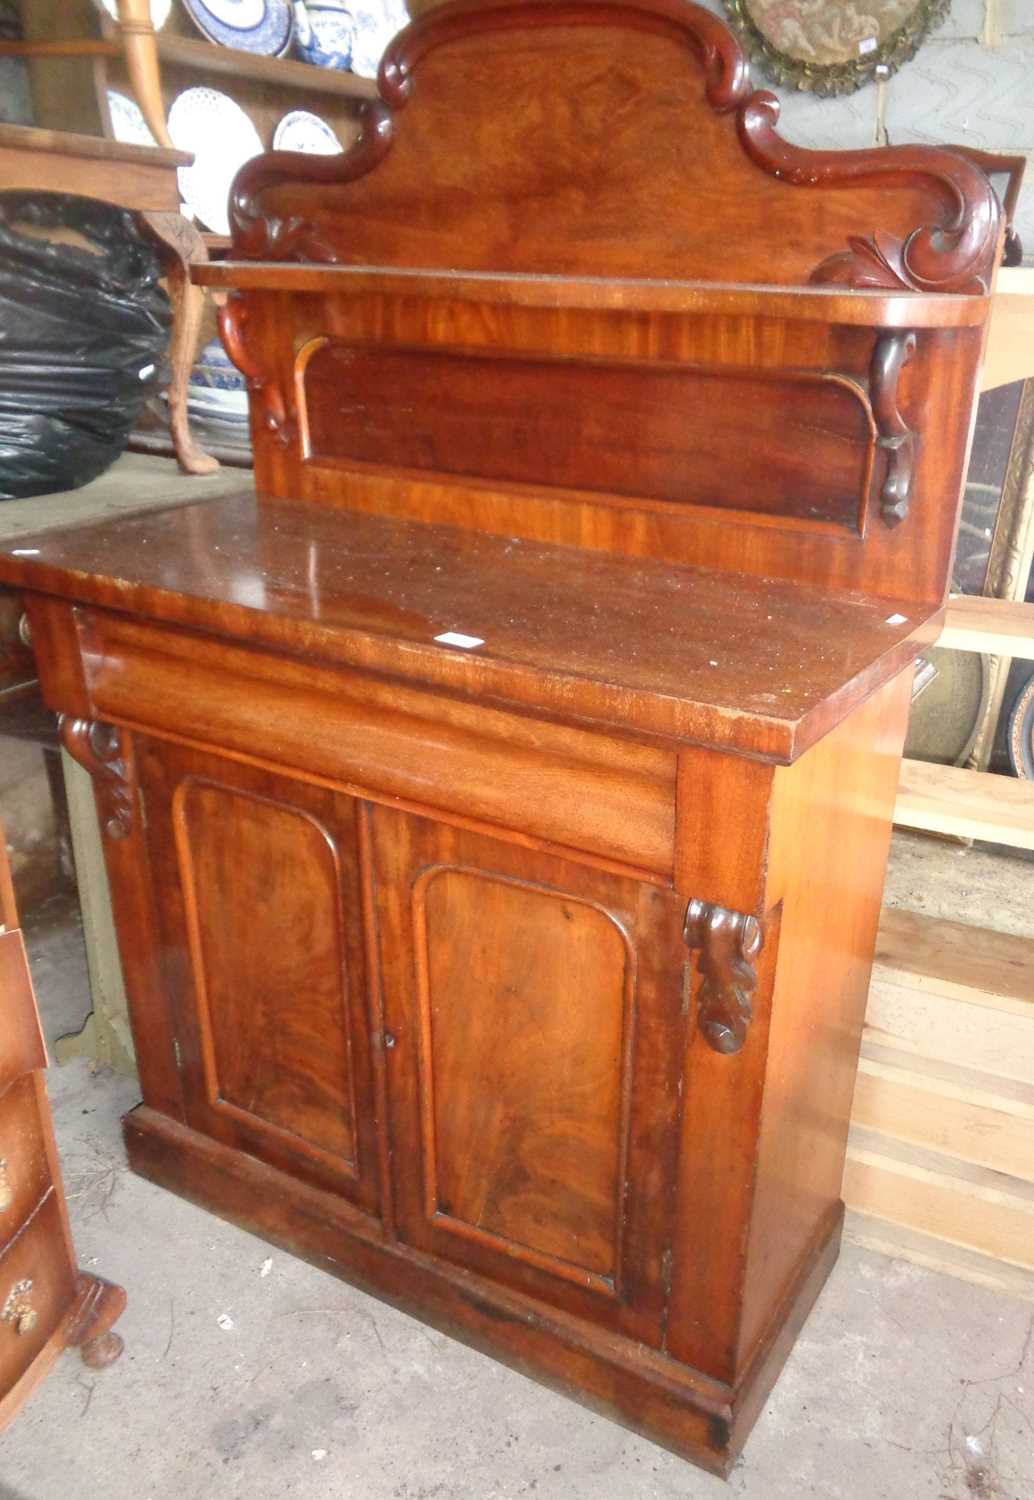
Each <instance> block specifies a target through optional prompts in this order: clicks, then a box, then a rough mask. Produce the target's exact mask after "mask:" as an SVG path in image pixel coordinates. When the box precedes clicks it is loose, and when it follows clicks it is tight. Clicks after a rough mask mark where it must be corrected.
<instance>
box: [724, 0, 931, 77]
mask: <svg viewBox="0 0 1034 1500" xmlns="http://www.w3.org/2000/svg"><path fill="white" fill-rule="evenodd" d="M950 3H951V0H724V5H725V9H726V11H727V12H728V14H729V19H730V20H731V21H732V23H733V26H734V27H735V29H736V30H737V31H738V33H739V35H740V39H741V41H742V42H743V43H744V45H745V47H746V50H747V52H748V54H749V55H750V57H751V58H752V60H754V61H756V62H757V63H758V64H759V65H760V67H761V69H762V70H763V71H764V72H766V73H767V74H768V75H769V77H770V78H773V79H774V80H775V82H776V83H787V84H792V85H793V86H794V87H795V88H799V89H809V90H811V92H813V93H816V94H844V93H848V92H850V90H852V89H857V88H861V86H862V84H864V83H868V82H869V81H870V80H871V79H874V78H877V79H878V78H889V77H890V75H891V73H893V72H894V70H895V68H899V67H900V66H901V64H902V63H906V62H908V60H909V59H910V58H911V57H913V56H914V55H915V53H916V50H917V48H918V47H919V46H920V45H921V43H922V42H923V40H924V38H925V37H926V35H927V33H928V32H929V31H931V30H932V29H933V27H934V26H936V25H938V23H939V22H941V21H943V20H944V18H945V16H946V15H947V14H948V10H949V7H950Z"/></svg>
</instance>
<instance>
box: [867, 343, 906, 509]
mask: <svg viewBox="0 0 1034 1500" xmlns="http://www.w3.org/2000/svg"><path fill="white" fill-rule="evenodd" d="M915 348H916V336H915V334H914V333H913V332H912V331H911V330H908V331H906V332H903V333H885V334H884V335H883V336H882V338H879V339H877V341H876V347H875V349H874V350H873V352H872V364H871V366H870V370H869V393H870V399H871V402H872V412H873V416H874V417H875V418H876V427H877V430H878V433H879V436H878V437H877V439H876V446H877V448H882V449H883V451H884V452H885V453H886V454H887V470H886V473H885V474H884V476H883V487H882V489H881V490H880V515H881V516H882V518H883V522H884V525H886V526H899V525H900V524H901V522H902V521H904V520H905V518H906V517H907V515H908V505H909V501H910V499H911V497H912V470H913V469H914V467H915V451H916V435H915V433H914V432H913V431H912V429H911V427H909V425H908V423H907V422H906V421H905V419H904V417H903V416H902V415H901V409H900V407H899V406H898V384H899V381H900V378H901V371H902V369H903V368H904V367H905V365H907V363H908V361H909V360H910V359H911V358H912V355H913V354H914V353H915Z"/></svg>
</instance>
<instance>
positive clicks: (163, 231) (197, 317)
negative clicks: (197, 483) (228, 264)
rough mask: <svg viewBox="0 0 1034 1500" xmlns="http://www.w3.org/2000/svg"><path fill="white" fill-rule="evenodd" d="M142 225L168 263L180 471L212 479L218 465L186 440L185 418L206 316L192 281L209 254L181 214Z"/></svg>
mask: <svg viewBox="0 0 1034 1500" xmlns="http://www.w3.org/2000/svg"><path fill="white" fill-rule="evenodd" d="M140 217H141V219H142V221H143V223H144V225H145V226H146V227H147V228H148V229H149V230H150V231H151V233H152V234H153V235H154V237H155V239H157V240H158V241H159V242H160V245H161V247H162V252H163V257H164V259H165V262H166V275H167V277H168V282H169V295H170V297H171V299H172V342H171V344H170V346H169V362H170V364H171V366H172V379H171V380H170V381H169V392H168V395H169V426H170V429H171V431H172V444H173V447H174V448H175V450H176V457H177V458H178V459H179V463H180V468H181V469H184V470H185V471H186V473H188V474H213V473H214V472H215V470H216V469H218V467H219V460H218V459H217V458H213V457H212V456H211V454H210V453H205V452H204V451H203V449H201V448H199V447H198V445H197V444H196V443H195V442H194V439H193V438H192V437H191V435H190V424H189V421H188V418H187V382H188V381H189V379H190V371H191V368H192V366H193V363H194V359H195V356H196V353H197V339H198V332H199V330H200V328H201V315H202V312H203V311H204V305H205V292H204V288H203V287H200V286H195V285H194V283H193V282H192V281H191V279H190V267H191V264H192V263H197V262H198V261H206V260H207V259H208V250H207V248H206V246H205V242H204V240H203V239H202V238H201V235H200V233H199V232H198V230H197V229H196V228H195V227H194V225H193V224H192V223H191V222H190V220H189V219H185V218H184V217H183V215H182V214H174V213H150V212H149V213H143V214H141V215H140Z"/></svg>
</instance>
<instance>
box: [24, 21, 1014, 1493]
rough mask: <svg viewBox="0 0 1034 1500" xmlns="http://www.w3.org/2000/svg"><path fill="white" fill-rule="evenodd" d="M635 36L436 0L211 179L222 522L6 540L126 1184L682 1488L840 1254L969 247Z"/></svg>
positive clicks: (732, 1424)
mask: <svg viewBox="0 0 1034 1500" xmlns="http://www.w3.org/2000/svg"><path fill="white" fill-rule="evenodd" d="M777 113H778V109H777V105H776V102H775V100H774V99H773V98H772V96H771V95H768V94H764V93H752V92H751V88H750V84H749V79H748V75H747V70H746V67H745V64H744V61H743V57H742V55H741V53H740V50H739V48H738V46H737V45H736V43H735V42H734V41H733V39H732V37H731V36H730V34H729V32H728V31H727V30H726V29H725V28H724V27H723V26H722V25H721V24H720V23H719V22H718V21H717V20H716V19H715V18H714V16H712V15H710V14H709V13H707V12H705V11H703V10H701V9H699V8H698V7H696V6H695V5H691V4H688V3H684V0H620V3H618V0H522V3H517V4H492V3H488V4H479V5H474V4H471V3H468V0H459V3H453V4H447V5H443V6H442V7H441V8H439V9H436V10H433V11H430V12H428V13H427V14H426V15H425V16H422V17H421V18H420V19H419V20H417V21H416V22H415V23H414V24H412V25H411V26H409V27H408V28H407V29H406V30H405V31H403V32H402V33H400V35H399V36H398V37H397V38H396V39H395V41H394V42H393V44H392V45H391V46H390V47H389V49H388V52H387V54H386V56H385V59H384V62H383V65H382V68H381V73H380V79H379V98H378V99H377V100H375V101H373V102H371V103H369V104H368V105H366V106H365V113H364V120H363V129H362V134H361V137H360V138H359V140H358V141H357V143H356V144H355V145H354V146H353V147H352V148H351V149H350V150H348V151H347V152H346V153H345V154H344V155H342V156H338V157H307V156H298V155H288V154H272V155H268V156H264V157H259V158H257V159H256V160H255V161H253V162H251V163H250V164H249V165H247V166H246V167H245V168H244V169H243V171H242V172H241V174H240V175H239V177H238V179H237V182H236V184H235V187H234V191H233V195H232V201H231V211H232V213H231V216H232V224H233V242H234V249H233V254H232V258H231V259H229V260H228V261H226V262H224V263H221V264H219V265H212V266H208V267H203V268H199V269H198V272H197V275H198V279H201V280H203V281H204V282H205V283H206V284H208V285H210V286H217V287H221V288H224V289H226V290H227V291H228V293H229V295H228V301H227V305H226V307H225V310H224V313H223V320H222V327H223V337H224V339H225V342H226V344H227V347H228V348H229V350H230V352H231V354H232V356H233V358H234V359H235V361H236V363H237V364H238V366H239V367H240V369H241V370H242V371H243V372H244V373H245V374H246V376H247V378H248V383H249V387H250V391H251V413H252V429H253V435H254V442H255V465H256V476H255V477H256V487H257V495H256V493H254V492H252V491H250V490H249V491H242V492H241V493H239V494H236V495H232V496H230V497H227V498H222V499H217V500H213V501H209V502H204V503H199V504H195V505H187V506H184V507H178V508H175V509H170V510H168V511H165V512H160V513H151V514H149V515H147V516H146V517H141V518H140V519H137V520H128V521H127V520H120V521H118V522H117V523H100V524H98V525H93V526H89V527H85V528H82V529H79V530H74V531H67V532H64V533H53V532H51V533H48V534H46V535H43V536H40V537H39V538H36V539H29V541H28V542H26V540H25V539H24V538H21V539H19V549H18V554H17V555H16V554H15V553H13V552H10V551H9V552H8V553H7V555H6V556H4V557H3V559H2V561H0V578H2V579H4V580H6V581H8V582H13V583H15V584H17V585H19V586H21V587H22V588H23V589H24V590H25V592H26V599H27V608H28V613H29V617H30V621H31V626H32V633H33V639H34V642H35V646H36V650H37V653H38V655H39V664H40V671H41V678H42V682H43V685H44V690H45V692H46V695H47V698H48V701H49V703H50V704H51V706H52V707H53V708H54V709H56V710H58V711H59V712H60V713H61V714H62V715H64V719H63V734H64V741H65V744H66V746H67V747H68V749H69V750H70V751H71V753H72V754H73V755H75V756H77V757H78V758H79V759H80V761H82V763H83V764H84V765H86V766H87V767H88V768H89V769H90V770H91V771H92V772H93V774H94V776H95V779H96V789H97V800H98V806H99V809H100V813H101V820H102V826H103V828H104V834H105V843H106V849H107V859H108V864H109V870H110V875H111V884H112V897H113V902H114V906H115V914H116V921H117V924H118V929H119V933H120V940H121V947H122V958H123V963H124V967H125V970H126V979H127V984H128V988H129V991H130V996H131V1007H132V1019H133V1026H134V1034H135V1039H136V1046H137V1051H138V1056H139V1065H140V1078H141V1085H142V1091H143V1103H142V1105H141V1106H140V1107H139V1108H138V1109H136V1110H135V1111H134V1112H133V1113H132V1114H130V1115H129V1116H128V1117H127V1119H126V1139H127V1142H128V1147H129V1153H130V1158H131V1161H132V1163H133V1166H134V1167H135V1168H136V1170H137V1171H139V1172H142V1173H144V1174H145V1175H146V1176H148V1177H151V1178H153V1179H154V1180H155V1181H157V1182H160V1183H164V1184H165V1185H167V1186H168V1187H171V1188H173V1189H174V1190H176V1191H177V1192H181V1193H183V1194H185V1195H187V1196H189V1197H191V1198H193V1199H195V1200H196V1201H198V1202H200V1203H203V1204H205V1205H207V1206H209V1207H210V1208H211V1209H213V1210H214V1211H215V1212H217V1213H220V1214H223V1215H225V1216H227V1217H229V1218H232V1219H234V1220H236V1221H237V1222H238V1223H241V1224H245V1225H247V1226H248V1227H249V1228H252V1229H255V1230H257V1231H258V1232H260V1233H262V1234H265V1235H266V1236H268V1237H269V1238H270V1239H272V1240H275V1241H277V1242H278V1243H281V1244H284V1245H287V1246H289V1247H290V1248H292V1249H293V1250H296V1251H297V1252H298V1253H300V1254H303V1255H306V1256H309V1257H312V1258H314V1259H315V1260H317V1261H318V1262H319V1263H320V1264H322V1265H325V1266H327V1267H329V1268H331V1269H335V1270H338V1271H340V1273H341V1274H342V1275H344V1276H346V1277H348V1278H350V1279H352V1280H354V1281H356V1282H357V1283H359V1284H360V1285H362V1286H364V1287H366V1288H368V1289H370V1290H372V1291H373V1292H375V1293H376V1294H377V1295H378V1296H381V1297H384V1298H386V1299H387V1300H389V1301H392V1302H395V1303H397V1304H399V1305H401V1306H404V1307H406V1308H408V1309H410V1310H412V1311H415V1312H416V1313H418V1314H419V1315H420V1316H421V1317H424V1318H426V1319H427V1320H429V1321H430V1322H432V1323H434V1324H436V1325H438V1326H439V1327H442V1328H444V1329H447V1330H448V1331H450V1332H452V1333H455V1334H456V1335H457V1336H458V1337H460V1338H462V1339H466V1340H468V1341H469V1342H471V1343H474V1344H476V1345H478V1346H479V1347H481V1348H483V1349H485V1350H486V1351H488V1352H490V1353H492V1354H494V1355H496V1356H497V1357H499V1358H501V1359H503V1360H506V1361H507V1362H509V1363H511V1364H513V1365H515V1366H517V1367H518V1368H519V1369H521V1370H524V1371H526V1372H528V1373H529V1374H532V1375H534V1376H536V1377H538V1378H540V1379H542V1380H545V1381H547V1382H550V1383H551V1384H554V1385H556V1386H558V1387H559V1388H560V1389H562V1390H564V1391H567V1392H569V1393H571V1394H573V1395H575V1396H577V1397H578V1398H580V1399H582V1400H585V1401H586V1402H588V1403H590V1404H591V1405H593V1406H596V1407H598V1408H599V1409H601V1410H603V1411H605V1412H608V1413H610V1414H611V1415H613V1416H615V1417H616V1418H618V1420H620V1421H623V1422H626V1423H628V1424H629V1425H631V1426H633V1427H635V1428H637V1429H638V1430H640V1431H642V1432H645V1433H647V1434H649V1435H650V1436H651V1437H653V1438H655V1439H656V1440H658V1441H659V1442H662V1443H665V1444H667V1445H668V1446H670V1447H671V1448H673V1449H675V1450H676V1451H677V1452H679V1453H682V1454H684V1455H686V1456H687V1457H689V1458H691V1459H693V1460H694V1461H696V1462H698V1463H701V1464H703V1465H706V1466H707V1467H709V1468H711V1469H713V1470H716V1471H718V1472H725V1471H727V1469H728V1467H729V1465H730V1464H731V1463H732V1461H733V1460H734V1458H735V1456H736V1454H737V1452H738V1450H739V1448H740V1446H741V1445H742V1443H743V1440H744V1438H745V1436H746V1434H747V1432H748V1430H749V1428H750V1425H751V1423H752V1422H753V1420H754V1418H755V1416H756V1414H757V1412H758V1410H759V1408H760V1406H761V1404H762V1403H763V1401H764V1399H765V1396H766V1393H767V1392H768V1390H769V1389H770V1387H771V1384H772V1382H773V1380H774V1379H775V1377H776V1374H777V1372H778V1369H779V1367H780V1364H781V1362H782V1360H783V1359H784V1357H785V1355H786V1352H787V1350H788V1348H789V1346H790V1343H791V1342H792V1339H793V1337H794V1334H795V1332H796V1330H797V1329H798V1328H799V1327H800V1325H801V1323H802V1321H803V1319H804V1317H805V1316H806V1314H807V1311H808V1309H809V1307H810V1306H811V1304H812V1302H813V1300H814V1298H815V1297H816V1295H817V1293H818V1291H819V1288H820V1287H821V1285H822V1282H823V1279H824V1278H825V1276H826V1274H827V1272H828V1271H829V1268H830V1266H831V1264H832V1263H833V1260H834V1257H835V1255H836V1248H837V1243H838V1234H839V1227H840V1220H841V1202H840V1179H841V1172H842V1167H843V1157H844V1147H845V1136H846V1130H847V1120H848V1114H849V1109H850V1103H851V1093H852V1087H853V1080H854V1071H855V1062H856V1054H857V1050H858V1043H859V1033H860V1029H861V1024H862V1013H863V1009H864V1004H865V995H866V988H867V982H868V974H869V965H870V961H871V958H872V952H873V945H874V941H875V934H876V925H877V915H878V911H879V905H880V893H881V887H882V882H883V872H884V863H885V858H886V853H887V845H888V839H889V831H890V817H891V808H892V804H893V800H894V793H895V786H896V782H897V775H898V764H899V759H900V754H901V746H902V741H903V737H904V731H905V721H906V716H907V712H908V704H909V697H910V679H911V665H912V661H913V658H914V656H915V653H916V651H917V649H918V647H919V646H920V645H921V644H922V643H923V642H925V641H926V640H929V639H932V638H933V636H934V635H935V634H936V630H937V624H938V614H939V611H940V608H941V605H942V601H943V597H944V592H945V586H946V580H947V578H948V573H949V568H950V563H951V556H952V545H953V534H954V529H955V522H956V515H957V510H958V503H959V495H960V489H961V479H962V474H963V469H964V465H965V460H966V450H967V441H968V434H969V428H970V417H971V412H972V409H973V403H974V390H975V384H976V378H977V371H978V366H979V363H980V358H981V349H982V343H983V337H984V325H985V321H986V317H987V312H988V294H989V288H990V285H991V282H992V279H993V275H994V269H995V265H996V261H997V258H998V256H999V253H1000V248H1001V241H1002V234H1003V226H1002V224H1001V222H1000V214H999V209H998V204H997V201H996V198H995V196H994V193H993V191H992V188H991V184H990V182H989V179H988V177H987V176H985V174H984V171H983V170H982V168H981V166H980V165H979V164H978V163H976V162H975V161H974V160H973V159H972V158H969V157H967V156H966V155H965V154H964V153H962V152H954V151H950V150H943V151H942V150H937V149H932V148H925V147H923V148H920V147H908V148H895V149H889V150H880V151H859V152H848V153H841V154H825V153H820V152H811V151H804V150H800V149H798V148H796V147H794V146H791V145H789V144H787V143H786V142H785V141H783V140H782V139H781V138H780V137H779V135H778V134H777V132H776V128H775V127H776V116H777Z"/></svg>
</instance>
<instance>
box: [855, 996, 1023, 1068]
mask: <svg viewBox="0 0 1034 1500" xmlns="http://www.w3.org/2000/svg"><path fill="white" fill-rule="evenodd" d="M1011 1004H1012V1005H1013V1006H1017V1007H1018V1002H1011ZM1028 1009H1029V1007H1028ZM865 1039H866V1041H867V1042H868V1043H874V1044H876V1045H877V1046H880V1047H889V1048H894V1049H895V1050H897V1051H898V1052H905V1053H909V1054H911V1055H913V1056H917V1057H920V1058H933V1059H935V1060H937V1061H939V1062H944V1063H950V1064H952V1065H954V1066H956V1067H961V1068H969V1069H973V1070H976V1071H979V1072H981V1073H994V1074H997V1075H998V1076H999V1077H1002V1078H1012V1079H1014V1080H1016V1081H1017V1082H1018V1083H1025V1084H1029V1083H1030V1081H1031V1079H1032V1078H1034V1025H1032V1024H1031V1021H1030V1018H1029V1015H1025V1014H1023V1013H1022V1012H1020V1011H1019V1010H1018V1009H1017V1010H1012V1009H1008V1008H1005V1007H1003V1008H1001V1009H992V1008H989V1007H988V1006H985V1005H981V1004H969V1003H967V1002H965V1001H961V1000H955V999H952V998H950V997H948V996H946V995H943V994H937V993H936V992H932V993H924V992H923V991H921V990H917V989H914V988H912V987H911V986H906V985H901V984H893V983H890V982H887V981H884V980H882V979H881V977H880V976H879V974H877V975H876V976H875V977H874V981H873V984H872V986H871V988H870V990H869V1005H868V1009H867V1011H866V1025H865Z"/></svg>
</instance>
